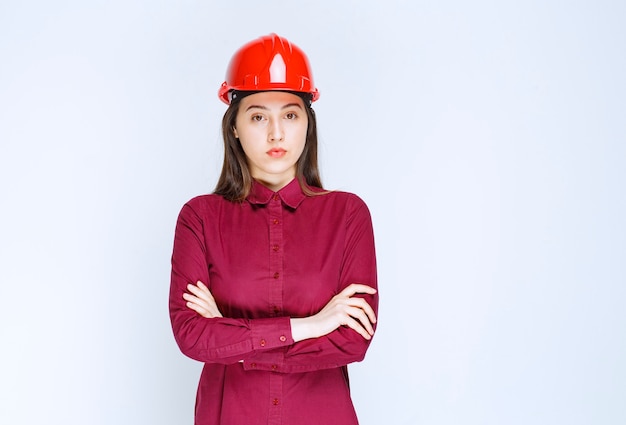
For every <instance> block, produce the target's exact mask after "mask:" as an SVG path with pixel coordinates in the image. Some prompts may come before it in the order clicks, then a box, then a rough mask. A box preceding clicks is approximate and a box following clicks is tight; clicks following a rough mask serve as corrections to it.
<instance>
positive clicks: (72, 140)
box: [0, 0, 626, 425]
mask: <svg viewBox="0 0 626 425" xmlns="http://www.w3.org/2000/svg"><path fill="white" fill-rule="evenodd" d="M624 22H626V3H624V2H623V1H619V0H615V1H608V0H607V1H601V0H593V1H592V0H588V1H584V0H581V1H570V2H565V1H556V0H543V1H534V0H530V1H521V0H520V1H487V0H482V1H471V2H469V1H463V0H456V1H454V0H443V1H384V2H383V1H380V2H373V1H369V2H367V1H356V0H353V1H339V0H337V1H332V2H331V1H328V2H323V1H301V2H293V1H256V2H247V1H237V2H226V1H221V2H219V3H217V2H209V1H104V0H102V1H73V2H71V1H55V2H46V1H38V2H37V1H1V2H0V202H1V210H0V211H1V220H0V279H1V285H0V346H1V351H0V352H1V357H0V359H1V360H0V423H2V424H7V425H8V424H11V425H15V424H50V425H52V424H63V425H70V424H90V425H99V424H107V425H108V424H159V425H160V424H162V425H169V424H172V425H173V424H191V423H192V412H193V405H194V396H195V387H196V383H197V380H198V377H199V370H200V365H199V364H198V363H196V362H194V361H192V360H190V359H187V358H185V357H184V356H183V355H182V354H180V353H179V351H178V349H177V347H176V345H175V342H174V339H173V337H172V335H171V330H170V327H169V319H168V313H167V296H168V286H169V259H170V254H171V245H172V238H173V231H174V223H175V219H176V216H177V214H178V211H179V209H180V207H181V206H182V204H183V203H184V202H185V201H187V200H188V199H189V198H191V197H192V196H194V195H197V194H201V193H206V192H210V191H211V190H212V189H213V187H214V184H215V182H216V179H217V175H218V172H219V167H220V164H221V156H222V151H221V136H220V130H219V125H220V120H221V116H222V114H223V112H224V110H225V105H223V104H222V103H221V102H220V101H219V100H218V99H217V95H216V92H217V89H218V87H219V85H220V84H221V82H222V81H223V79H224V73H225V69H226V64H227V62H228V60H229V59H230V56H231V54H232V53H233V52H234V51H235V50H236V49H237V48H238V47H239V46H241V45H242V44H243V43H245V42H247V41H248V40H251V39H253V38H256V37H258V36H260V35H263V34H267V33H270V32H276V33H278V34H280V35H283V36H285V37H287V38H289V39H290V40H292V41H293V42H294V43H295V44H297V45H299V46H300V47H302V48H303V49H304V50H305V51H306V52H307V53H308V55H309V58H310V60H311V63H312V64H313V68H314V73H315V77H316V83H317V85H318V87H319V88H320V90H321V93H322V95H321V99H320V100H319V102H317V103H316V104H315V108H316V111H317V113H318V118H319V129H320V138H321V164H322V173H323V179H324V182H325V185H326V186H327V187H328V188H331V189H342V190H348V191H351V192H355V193H357V194H359V195H360V196H361V197H362V198H363V199H364V200H365V201H366V202H367V203H368V205H369V206H370V209H371V212H372V215H373V219H374V226H375V232H376V238H377V250H378V257H379V278H380V287H381V290H380V293H381V308H380V327H379V330H378V333H377V336H376V338H375V339H374V342H373V344H372V347H371V349H370V351H369V353H368V356H367V358H366V360H365V361H364V362H363V363H360V364H357V365H353V366H352V367H351V378H352V381H351V382H352V388H353V398H354V402H355V404H356V406H357V410H358V412H359V416H360V419H361V423H362V425H374V424H412V425H413V424H420V425H421V424H432V425H440V424H451V425H458V424H470V425H471V424H476V425H478V424H480V425H484V424H489V425H491V424H493V425H500V424H507V425H509V424H524V425H527V424H568V425H573V424H592V423H593V424H623V423H626V403H625V400H626V362H625V360H624V359H625V358H626V335H625V334H626V332H625V331H626V312H625V308H624V304H625V302H624V301H625V300H626V220H625V217H626V197H625V193H624V183H625V181H626V171H625V162H626V161H625V160H626V145H625V142H626V119H625V118H626V101H625V99H626V84H625V81H626V78H625V76H626V33H625V30H624V28H625V26H624Z"/></svg>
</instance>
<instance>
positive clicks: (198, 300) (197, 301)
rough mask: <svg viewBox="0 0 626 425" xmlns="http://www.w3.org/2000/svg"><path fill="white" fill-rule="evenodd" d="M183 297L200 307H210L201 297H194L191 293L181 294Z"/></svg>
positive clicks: (206, 308)
mask: <svg viewBox="0 0 626 425" xmlns="http://www.w3.org/2000/svg"><path fill="white" fill-rule="evenodd" d="M183 298H184V299H185V300H186V301H188V302H190V303H193V304H197V305H198V306H200V307H202V308H203V309H205V310H210V309H211V304H210V303H207V302H206V301H205V300H203V299H202V298H198V297H195V296H193V295H191V294H183Z"/></svg>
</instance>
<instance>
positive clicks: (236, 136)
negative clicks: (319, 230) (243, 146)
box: [233, 127, 239, 139]
mask: <svg viewBox="0 0 626 425" xmlns="http://www.w3.org/2000/svg"><path fill="white" fill-rule="evenodd" d="M233 134H234V135H235V138H237V139H239V134H238V133H237V129H236V128H235V127H233Z"/></svg>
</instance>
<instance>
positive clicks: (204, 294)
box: [183, 281, 222, 319]
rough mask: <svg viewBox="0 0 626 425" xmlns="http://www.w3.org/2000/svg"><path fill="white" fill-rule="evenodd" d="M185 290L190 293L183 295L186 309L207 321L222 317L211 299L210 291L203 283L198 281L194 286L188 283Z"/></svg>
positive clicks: (213, 299)
mask: <svg viewBox="0 0 626 425" xmlns="http://www.w3.org/2000/svg"><path fill="white" fill-rule="evenodd" d="M187 290H188V291H189V292H191V293H187V292H185V293H184V294H183V298H184V299H185V300H186V301H187V307H189V308H190V309H192V310H193V311H195V312H196V313H198V314H199V315H200V316H202V317H206V318H207V319H212V318H215V317H222V313H221V312H220V310H219V309H218V308H217V303H216V302H215V298H213V295H212V294H211V291H209V288H207V287H206V285H205V284H204V283H202V282H200V281H198V282H197V283H196V285H192V284H191V283H190V284H189V285H187Z"/></svg>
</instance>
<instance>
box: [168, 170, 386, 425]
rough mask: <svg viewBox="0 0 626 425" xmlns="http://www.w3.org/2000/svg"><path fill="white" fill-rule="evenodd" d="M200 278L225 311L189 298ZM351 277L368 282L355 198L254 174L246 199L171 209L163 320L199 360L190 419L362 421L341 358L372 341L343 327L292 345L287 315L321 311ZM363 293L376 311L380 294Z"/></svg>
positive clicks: (355, 356) (371, 272)
mask: <svg viewBox="0 0 626 425" xmlns="http://www.w3.org/2000/svg"><path fill="white" fill-rule="evenodd" d="M198 280H200V281H202V282H204V283H205V284H206V285H207V286H208V287H209V289H210V291H211V293H212V294H213V296H214V297H215V299H216V301H217V304H218V307H219V309H220V311H221V312H222V315H223V316H224V317H223V318H214V319H206V318H203V317H201V316H200V315H198V314H197V313H195V312H194V311H192V310H190V309H189V308H187V307H186V306H185V300H184V299H183V293H184V292H185V291H186V286H187V284H188V283H195V282H197V281H198ZM350 283H363V284H366V285H370V286H373V287H376V286H377V281H376V259H375V253H374V236H373V231H372V225H371V218H370V215H369V211H368V209H367V206H366V205H365V203H364V202H363V201H362V200H361V199H360V198H358V197H357V196H356V195H353V194H350V193H345V192H330V193H327V194H321V195H318V196H306V195H305V194H304V193H303V192H302V190H301V189H300V186H299V184H298V182H297V180H295V179H294V180H293V181H292V182H291V183H289V184H288V185H287V186H285V187H284V188H283V189H281V190H280V191H278V192H276V193H275V192H272V191H271V190H270V189H268V188H266V187H265V186H263V185H261V184H259V183H257V182H254V184H253V187H252V190H251V193H250V195H249V196H248V198H247V199H246V201H244V202H242V203H238V202H230V201H227V200H225V199H224V198H223V197H221V196H219V195H204V196H199V197H196V198H194V199H192V200H191V201H189V202H188V203H187V204H185V205H184V206H183V208H182V210H181V212H180V215H179V217H178V222H177V225H176V234H175V239H174V252H173V255H172V281H171V289H170V301H169V305H170V317H171V321H172V328H173V330H174V336H175V338H176V342H177V343H178V345H179V347H180V349H181V351H182V352H183V353H184V354H185V355H187V356H189V357H191V358H193V359H196V360H198V361H201V362H204V363H205V365H204V369H203V371H202V375H201V378H200V384H199V387H198V393H197V400H196V416H195V417H196V419H195V423H196V424H197V425H218V424H221V425H231V424H232V425H236V424H237V425H238V424H241V425H254V424H264V425H265V424H282V425H306V424H315V425H324V424H328V425H344V424H345V425H348V424H357V423H358V421H357V418H356V414H355V411H354V408H353V406H352V401H351V399H350V392H349V386H348V374H347V367H346V365H347V364H348V363H352V362H355V361H360V360H362V359H363V357H364V356H365V351H366V350H367V348H368V346H369V341H367V340H366V339H364V338H363V337H362V336H361V335H359V334H357V333H356V332H355V331H354V330H352V329H350V328H347V327H340V328H338V329H336V330H335V331H333V332H331V333H330V334H328V335H325V336H323V337H320V338H313V339H307V340H303V341H300V342H297V343H294V341H293V338H292V336H291V327H290V320H289V318H290V317H307V316H311V315H313V314H315V313H317V312H319V311H320V310H321V309H322V308H323V307H324V306H325V305H326V304H327V303H328V301H330V299H331V298H332V297H333V296H334V295H336V294H337V293H338V292H340V291H341V290H342V289H343V288H345V287H346V286H347V285H349V284H350ZM363 297H364V298H365V299H366V300H367V302H368V303H369V304H370V305H371V306H372V307H373V308H374V311H376V312H377V307H378V296H377V295H374V296H372V295H365V294H363Z"/></svg>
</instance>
